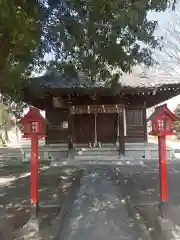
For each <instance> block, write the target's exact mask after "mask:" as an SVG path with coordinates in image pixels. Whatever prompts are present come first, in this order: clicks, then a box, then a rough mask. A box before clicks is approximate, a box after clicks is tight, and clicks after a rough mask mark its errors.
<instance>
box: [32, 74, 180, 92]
mask: <svg viewBox="0 0 180 240" xmlns="http://www.w3.org/2000/svg"><path fill="white" fill-rule="evenodd" d="M120 82H121V84H122V86H124V87H140V88H154V87H160V86H162V85H168V84H178V83H179V84H180V77H179V76H175V75H174V76H173V75H170V74H167V73H164V72H152V71H146V73H138V72H135V71H134V72H132V73H131V74H124V75H122V76H121V77H120ZM30 85H34V86H36V87H39V88H47V87H48V88H56V89H57V88H87V87H104V82H103V81H102V82H100V83H98V84H96V85H90V84H89V83H88V80H87V78H86V77H85V76H84V75H82V74H79V76H78V77H75V76H68V75H66V74H64V73H59V72H51V73H49V74H46V75H44V76H41V77H35V78H32V82H31V84H30Z"/></svg>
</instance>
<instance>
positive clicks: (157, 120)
mask: <svg viewBox="0 0 180 240" xmlns="http://www.w3.org/2000/svg"><path fill="white" fill-rule="evenodd" d="M178 119H179V118H178V117H177V116H176V115H175V114H174V113H173V112H172V111H170V110H169V108H168V107H167V104H164V105H161V106H158V107H156V108H155V111H154V112H153V113H152V114H151V115H150V116H149V118H148V119H147V121H151V128H152V129H151V132H150V135H153V136H167V135H175V134H176V133H174V132H173V130H172V128H173V122H174V121H177V120H178Z"/></svg>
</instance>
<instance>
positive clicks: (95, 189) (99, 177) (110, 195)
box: [57, 167, 141, 240]
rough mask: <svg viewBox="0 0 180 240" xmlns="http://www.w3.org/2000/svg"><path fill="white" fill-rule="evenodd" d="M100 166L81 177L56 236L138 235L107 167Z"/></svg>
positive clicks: (64, 239) (66, 239)
mask: <svg viewBox="0 0 180 240" xmlns="http://www.w3.org/2000/svg"><path fill="white" fill-rule="evenodd" d="M99 169H101V167H99ZM99 169H98V167H97V168H96V169H93V171H92V173H89V174H88V173H87V174H86V175H85V176H84V177H83V178H82V180H81V187H80V191H79V193H78V194H77V196H76V199H75V200H74V202H73V206H72V211H71V213H70V215H69V216H68V217H67V218H66V220H65V224H64V228H63V231H62V232H61V234H59V237H58V238H57V239H59V240H60V239H61V240H71V239H73V240H84V239H86V240H92V239H96V240H101V239H103V240H106V239H107V240H119V239H122V240H125V239H126V240H136V239H141V238H140V233H139V232H138V231H137V229H136V228H135V226H134V221H133V219H131V218H130V217H129V216H128V213H127V209H126V205H125V202H124V199H123V198H122V195H121V193H120V191H119V189H118V188H117V186H115V185H113V183H112V182H111V180H109V179H108V175H106V171H102V170H99Z"/></svg>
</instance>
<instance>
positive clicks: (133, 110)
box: [46, 104, 147, 146]
mask: <svg viewBox="0 0 180 240" xmlns="http://www.w3.org/2000/svg"><path fill="white" fill-rule="evenodd" d="M46 118H47V121H48V124H47V136H48V137H47V143H49V144H52V143H66V142H67V141H68V136H69V128H71V134H72V139H73V142H74V143H76V144H78V143H81V144H91V145H92V146H98V145H102V144H114V145H115V144H119V141H120V139H119V138H120V137H121V140H123V141H125V142H144V141H147V126H146V108H145V106H144V105H142V106H134V107H133V106H132V107H128V106H125V105H124V104H113V105H108V104H104V105H101V104H100V105H98V104H96V105H93V104H92V105H75V106H71V107H70V108H57V107H56V108H51V109H47V110H46ZM69 118H71V120H70V119H69ZM69 121H70V122H69ZM69 124H71V125H72V126H71V127H70V125H69Z"/></svg>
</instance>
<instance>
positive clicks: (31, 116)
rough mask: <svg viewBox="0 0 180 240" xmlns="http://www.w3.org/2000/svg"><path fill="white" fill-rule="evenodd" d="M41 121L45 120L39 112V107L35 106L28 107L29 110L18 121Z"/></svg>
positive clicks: (20, 122)
mask: <svg viewBox="0 0 180 240" xmlns="http://www.w3.org/2000/svg"><path fill="white" fill-rule="evenodd" d="M39 120H41V121H42V122H43V121H45V119H44V118H43V116H42V115H41V114H40V111H39V109H37V108H35V107H30V110H29V111H28V113H27V114H26V115H25V116H24V117H23V118H22V119H21V120H20V121H19V122H18V123H19V124H22V123H25V122H33V121H39Z"/></svg>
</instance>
